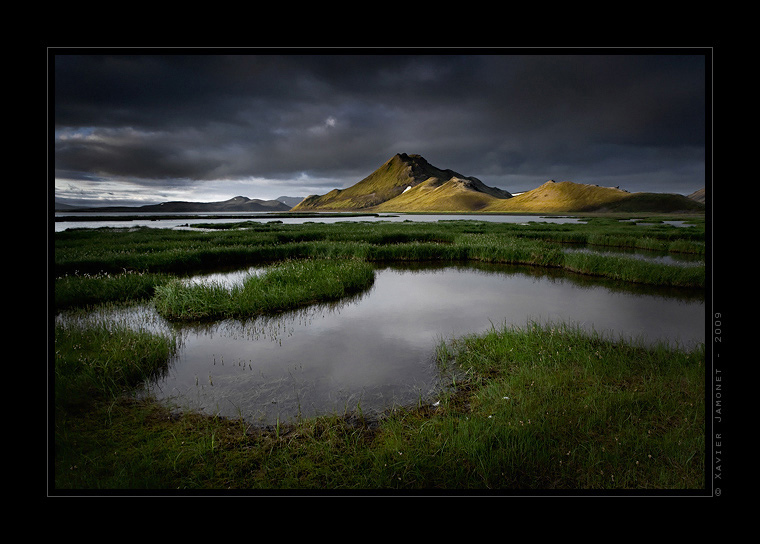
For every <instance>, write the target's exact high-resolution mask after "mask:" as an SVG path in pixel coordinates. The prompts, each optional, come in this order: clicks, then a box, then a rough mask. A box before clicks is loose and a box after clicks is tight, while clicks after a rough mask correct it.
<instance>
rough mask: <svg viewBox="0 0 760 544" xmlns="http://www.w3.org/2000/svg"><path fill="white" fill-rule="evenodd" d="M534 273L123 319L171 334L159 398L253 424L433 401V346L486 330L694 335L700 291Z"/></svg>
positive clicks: (428, 270) (659, 337)
mask: <svg viewBox="0 0 760 544" xmlns="http://www.w3.org/2000/svg"><path fill="white" fill-rule="evenodd" d="M537 270H538V269H527V268H517V267H505V266H501V267H490V266H489V267H484V266H435V267H429V266H428V267H416V268H401V267H386V268H380V269H378V270H377V273H376V279H375V283H374V285H373V286H372V288H371V289H370V290H368V291H367V292H366V293H364V294H362V295H359V296H357V297H355V298H353V299H350V300H346V301H342V302H341V303H339V304H335V305H322V306H313V307H309V308H305V309H302V310H300V311H296V312H289V313H284V314H281V315H278V316H274V317H267V318H264V317H262V318H256V319H251V320H248V321H245V322H243V321H238V320H226V321H221V322H217V323H213V324H204V325H198V324H195V325H190V326H181V327H178V326H175V325H169V324H167V323H166V322H164V321H163V320H162V319H160V318H159V317H158V316H156V315H155V313H154V312H153V310H152V309H151V308H150V307H149V306H145V307H141V308H138V309H135V310H133V312H134V315H133V316H132V317H131V318H130V319H135V320H137V321H141V322H143V323H144V322H150V323H151V325H150V326H151V327H159V328H171V329H174V330H175V331H177V332H178V333H179V335H180V338H181V343H180V344H181V346H180V350H179V353H178V355H177V357H176V359H175V360H174V361H173V362H172V363H171V365H170V367H169V369H168V371H167V373H166V375H165V376H163V377H161V378H160V379H159V380H158V381H157V382H156V383H155V384H152V385H151V386H150V391H151V392H152V393H154V394H155V395H156V396H157V397H158V398H160V399H164V400H167V401H170V402H171V403H172V404H175V405H176V406H177V407H179V408H181V409H186V408H190V409H194V410H200V411H203V412H206V413H210V414H220V415H223V416H229V417H239V416H242V417H243V418H245V419H246V420H247V421H250V422H253V423H261V424H274V423H276V422H278V421H280V422H286V421H288V420H292V419H293V418H297V417H299V416H304V417H309V416H313V415H316V414H327V413H344V412H346V411H355V410H361V411H362V412H363V413H365V414H371V413H373V412H382V411H384V410H387V409H389V408H391V407H393V406H398V405H413V404H415V403H417V402H418V401H420V400H426V401H429V400H432V399H434V397H435V395H436V393H437V392H440V390H441V387H442V386H443V385H444V384H445V383H446V380H445V379H444V378H443V377H442V376H441V369H439V368H438V367H437V365H436V363H435V350H436V346H437V345H438V344H439V343H440V342H441V341H442V340H447V339H451V338H453V337H459V336H462V335H465V334H468V333H479V332H484V331H486V330H488V329H489V328H490V327H491V326H496V327H500V326H502V325H503V324H507V325H515V326H518V327H523V326H525V325H526V324H528V322H529V321H537V322H541V323H544V322H564V323H568V324H574V325H578V326H580V327H582V328H584V329H586V330H594V331H596V332H597V333H601V334H604V335H605V336H606V337H611V338H618V337H620V336H624V337H627V338H636V339H638V340H640V341H643V342H645V343H653V342H658V341H664V342H667V343H669V344H671V345H676V344H677V345H679V346H681V347H683V348H686V349H691V348H692V347H694V346H695V345H696V344H698V343H700V342H703V341H704V334H705V308H704V296H703V293H702V292H693V291H672V292H663V291H652V290H642V289H637V288H631V287H630V286H623V287H621V286H615V285H613V284H607V283H603V282H599V281H590V280H589V279H587V278H582V277H576V276H568V275H561V274H553V273H550V272H547V271H546V270H541V271H537ZM256 272H257V269H250V270H247V271H243V272H237V273H235V274H233V275H231V276H229V277H228V278H227V280H228V281H240V280H241V279H242V277H244V276H245V274H247V273H256ZM207 279H213V280H214V281H221V280H224V279H225V277H224V276H222V275H215V276H210V277H209V278H207ZM194 281H198V280H197V279H196V280H194Z"/></svg>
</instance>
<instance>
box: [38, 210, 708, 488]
mask: <svg viewBox="0 0 760 544" xmlns="http://www.w3.org/2000/svg"><path fill="white" fill-rule="evenodd" d="M647 220H648V221H647V222H648V223H650V224H647V225H641V224H636V223H635V222H621V221H619V220H618V219H617V218H612V219H611V218H602V217H595V218H589V219H588V220H587V221H586V222H584V224H545V223H530V224H527V225H518V224H508V223H490V222H481V221H477V220H472V221H439V222H437V223H403V222H401V223H399V222H397V223H390V222H372V223H370V222H361V221H355V222H346V223H336V224H322V223H311V224H309V223H307V224H303V225H286V224H282V223H261V222H240V223H237V224H230V223H227V224H224V225H223V226H220V225H218V224H209V225H205V226H203V227H200V228H198V229H196V230H168V229H148V228H141V229H130V230H122V229H83V230H72V231H65V232H61V233H57V234H56V235H55V258H54V268H55V270H54V276H55V279H54V291H55V298H54V301H55V309H56V311H57V312H64V311H65V312H67V313H71V314H74V315H77V314H84V313H87V312H89V311H91V310H92V309H93V308H96V307H98V308H103V307H104V306H108V307H122V306H124V305H130V306H131V305H134V304H136V303H138V302H139V303H141V304H148V305H151V306H153V307H154V308H155V309H156V311H157V312H158V313H159V314H161V315H163V316H164V317H166V318H168V319H169V320H170V321H179V322H191V323H192V322H198V321H209V320H218V319H228V318H238V319H245V318H251V317H254V316H257V315H261V314H267V315H271V314H274V313H277V312H283V311H285V310H293V309H296V308H308V307H310V306H311V305H314V304H315V303H324V302H333V301H336V300H337V301H339V300H341V299H342V298H344V297H346V296H350V295H354V294H356V293H361V292H362V291H363V290H366V289H368V288H369V286H371V285H372V284H373V282H374V281H375V277H376V272H375V269H376V266H377V265H386V264H392V263H407V264H410V263H422V262H425V263H431V262H432V263H439V264H445V263H468V262H476V263H481V264H486V263H487V264H494V265H499V266H501V265H523V266H527V267H529V268H533V269H537V270H553V271H555V272H557V273H562V274H569V275H572V276H577V277H583V278H587V279H588V280H589V281H592V282H593V281H605V282H613V283H616V284H620V285H638V286H650V287H651V288H656V289H668V290H671V291H675V292H680V293H688V294H689V296H695V294H697V295H696V296H699V295H698V293H700V292H702V293H703V290H704V288H705V268H704V265H702V266H699V265H697V266H693V265H692V266H680V265H677V264H663V263H659V262H649V261H646V260H642V259H634V258H630V257H626V256H624V255H609V254H606V253H602V252H596V251H593V250H594V249H602V248H607V249H610V248H627V249H640V250H643V251H647V252H654V251H657V252H659V253H662V254H668V255H672V256H678V255H690V256H692V257H695V258H697V259H698V258H700V257H701V258H702V259H704V256H705V253H706V248H705V240H704V221H703V219H700V218H696V219H694V224H693V226H687V227H673V226H670V225H666V224H664V223H660V222H657V218H647ZM570 247H572V248H579V247H583V248H586V249H589V250H590V251H585V252H568V251H566V250H567V249H568V248H570ZM254 265H255V266H258V267H261V268H262V270H263V272H262V273H261V274H256V275H251V276H250V277H249V278H248V279H246V280H245V282H243V283H242V284H241V285H240V286H239V287H234V288H232V289H230V288H229V287H226V286H221V285H215V284H207V283H206V284H200V285H197V284H196V285H189V284H188V283H187V282H186V281H184V279H185V278H187V277H188V276H189V275H191V274H192V273H199V272H203V271H211V270H217V269H220V268H223V267H227V268H229V267H233V268H241V267H250V266H254ZM372 265H375V266H372ZM498 296H505V295H504V294H503V293H501V294H498ZM177 349H178V342H177V338H176V336H175V335H174V334H173V333H172V331H171V330H167V331H163V330H162V331H155V330H138V331H135V330H134V329H133V328H130V327H125V326H123V324H121V323H118V322H112V321H110V320H106V321H103V322H96V323H92V322H90V321H87V320H81V321H79V320H76V319H74V320H70V321H65V322H62V323H59V324H57V325H56V328H55V353H54V357H53V364H52V367H51V375H52V378H53V379H54V384H55V388H54V391H55V402H54V408H55V413H54V418H53V421H51V426H52V429H51V430H52V435H53V436H52V438H53V439H54V442H55V458H54V459H53V460H52V462H53V473H54V483H53V486H54V488H55V489H56V490H58V491H64V492H65V491H66V490H77V489H143V490H144V489H203V490H226V489H248V490H250V489H276V488H280V489H282V488H285V489H320V490H330V489H334V490H349V489H364V490H367V489H370V490H379V489H383V490H389V489H390V490H392V489H405V490H409V489H412V490H414V489H427V490H431V489H439V490H446V489H481V490H485V489H493V490H517V491H519V490H584V489H624V490H632V489H639V490H660V489H668V490H673V489H676V490H700V489H703V488H704V486H705V481H704V472H705V471H704V462H705V458H704V446H705V443H704V425H705V421H704V416H705V406H704V387H705V380H704V378H705V352H704V346H703V345H699V344H698V345H696V346H692V347H689V348H688V349H685V348H682V347H673V346H671V345H667V344H666V343H654V344H653V345H641V344H640V343H638V342H636V341H629V340H623V339H617V338H608V337H606V336H604V335H600V334H596V333H594V332H589V331H588V330H581V329H580V328H578V327H576V326H575V325H574V324H570V323H543V322H542V323H538V322H526V323H524V325H523V326H507V325H500V324H493V325H492V326H491V327H487V328H485V329H484V330H482V331H479V332H475V333H469V332H468V333H466V334H465V333H463V334H461V335H454V336H453V337H450V338H442V339H441V341H440V342H439V343H438V346H437V349H436V350H435V353H433V354H432V356H433V357H435V360H436V361H437V365H438V366H439V367H441V368H444V369H450V368H456V372H454V373H452V374H450V376H451V378H450V379H451V383H450V384H448V385H449V386H448V387H446V388H444V389H442V390H440V391H439V394H438V395H437V396H436V398H435V399H426V398H425V399H423V398H420V399H419V402H416V403H410V404H407V405H404V406H393V407H392V409H389V410H387V411H386V412H385V413H383V414H382V416H381V417H376V416H375V415H373V416H369V415H368V414H366V413H362V412H361V411H360V410H359V411H357V410H352V411H350V412H341V413H335V414H331V415H322V416H319V417H308V418H304V419H302V420H299V421H297V422H287V423H286V422H282V423H279V422H278V423H277V424H275V425H265V426H261V425H252V424H251V423H250V422H249V421H246V420H245V419H244V418H234V417H218V416H208V415H203V414H200V413H197V412H193V411H183V412H179V413H178V412H174V411H172V410H171V409H170V408H169V407H168V406H166V405H165V404H163V403H161V402H158V401H157V400H156V399H152V398H150V397H148V398H145V397H144V396H141V395H137V394H136V391H137V389H139V385H140V384H141V383H145V382H146V381H150V380H151V379H154V378H155V377H156V376H157V375H160V374H161V373H162V372H165V371H166V368H167V366H168V365H169V363H170V361H171V360H172V358H173V356H174V355H175V354H176V352H177Z"/></svg>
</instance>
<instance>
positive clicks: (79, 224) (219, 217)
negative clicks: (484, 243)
mask: <svg viewBox="0 0 760 544" xmlns="http://www.w3.org/2000/svg"><path fill="white" fill-rule="evenodd" d="M55 215H56V217H57V218H59V219H61V218H66V220H65V221H63V220H59V221H55V231H56V232H61V231H64V230H66V229H72V228H79V229H82V228H85V229H88V228H89V229H97V228H102V227H111V228H132V227H154V228H172V229H186V228H197V227H193V225H197V224H198V223H220V224H224V223H238V222H241V221H258V222H261V223H268V222H270V221H279V222H282V223H284V224H301V223H307V222H314V223H339V222H344V221H394V222H397V221H421V222H434V221H454V220H460V219H465V220H473V221H489V222H498V223H526V224H527V223H529V222H531V221H536V222H547V223H582V222H583V221H581V220H579V219H578V218H575V217H561V216H551V217H544V216H538V215H499V214H493V215H489V214H486V215H474V214H461V215H460V214H443V215H439V214H378V215H362V216H354V215H349V214H347V215H346V216H344V217H341V216H340V215H336V214H330V215H325V216H324V217H319V216H315V215H312V214H309V215H305V216H303V217H298V216H290V217H286V216H277V215H272V214H267V213H250V214H244V216H241V214H239V213H234V214H233V213H229V214H227V215H230V217H229V218H225V217H223V216H224V215H225V214H224V213H214V214H208V215H209V216H208V217H204V215H203V214H199V213H192V214H186V215H187V217H176V215H181V214H171V217H168V218H167V217H166V214H160V213H153V214H150V213H144V214H140V216H141V217H139V218H138V217H135V216H136V215H137V214H134V213H127V212H123V213H119V212H111V213H108V214H105V213H104V214H102V215H101V214H98V213H89V214H88V213H86V212H79V213H76V212H72V213H66V212H56V214H55ZM88 216H89V217H93V216H97V217H99V218H102V219H101V220H94V219H87V217H88ZM80 217H81V220H77V218H80Z"/></svg>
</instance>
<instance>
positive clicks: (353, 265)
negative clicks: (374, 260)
mask: <svg viewBox="0 0 760 544" xmlns="http://www.w3.org/2000/svg"><path fill="white" fill-rule="evenodd" d="M374 278H375V272H374V269H373V268H372V266H371V265H370V264H369V263H367V262H365V261H358V260H353V259H351V260H349V259H344V260H309V259H307V260H301V261H288V262H285V263H282V264H279V265H277V266H274V267H271V268H269V269H268V270H267V271H266V272H265V273H263V274H262V275H253V276H250V277H248V278H247V279H246V280H245V282H244V283H243V284H242V285H233V286H232V287H226V286H224V285H221V284H218V283H213V282H212V283H201V284H195V285H188V284H186V283H183V282H181V281H179V280H175V281H173V282H169V283H167V284H165V285H161V286H159V287H158V288H157V289H156V295H155V297H154V299H153V301H154V304H155V306H156V309H157V310H158V312H159V314H161V315H163V316H164V317H166V318H167V319H171V320H208V319H224V318H230V317H237V318H243V317H251V316H255V315H259V314H266V313H275V312H280V311H284V310H291V309H294V308H298V307H301V306H306V305H309V304H316V303H318V302H328V301H333V300H339V299H341V298H343V297H346V296H348V295H351V294H354V293H357V292H360V291H363V290H365V289H367V288H368V287H370V286H371V285H372V283H373V281H374Z"/></svg>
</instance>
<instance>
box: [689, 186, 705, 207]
mask: <svg viewBox="0 0 760 544" xmlns="http://www.w3.org/2000/svg"><path fill="white" fill-rule="evenodd" d="M689 198H690V199H692V200H695V201H697V202H701V203H702V204H704V203H705V189H704V187H703V188H702V189H699V190H697V191H694V192H693V193H691V194H690V195H689Z"/></svg>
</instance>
